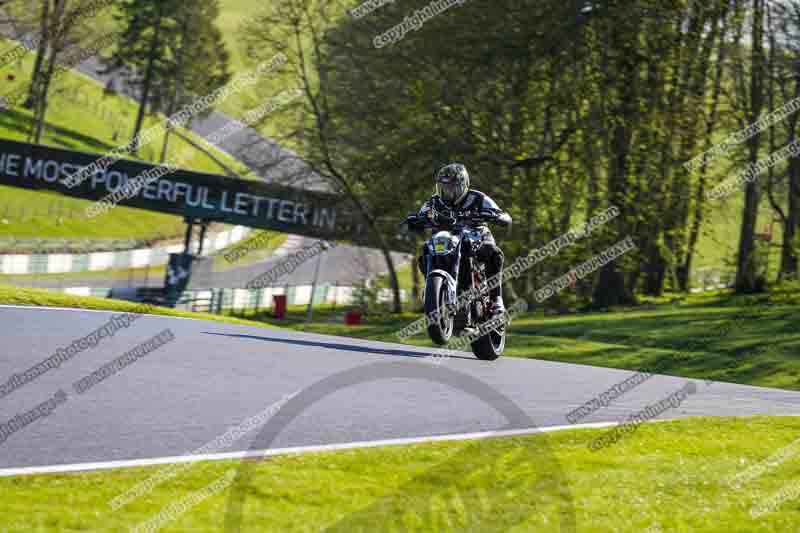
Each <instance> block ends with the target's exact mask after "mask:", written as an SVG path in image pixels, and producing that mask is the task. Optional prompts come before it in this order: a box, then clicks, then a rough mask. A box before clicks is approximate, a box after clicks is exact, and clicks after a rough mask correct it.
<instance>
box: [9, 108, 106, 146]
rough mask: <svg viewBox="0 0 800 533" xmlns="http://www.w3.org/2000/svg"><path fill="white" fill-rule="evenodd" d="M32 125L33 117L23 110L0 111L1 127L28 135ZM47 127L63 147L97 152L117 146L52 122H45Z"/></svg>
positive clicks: (57, 144) (57, 143) (56, 142)
mask: <svg viewBox="0 0 800 533" xmlns="http://www.w3.org/2000/svg"><path fill="white" fill-rule="evenodd" d="M32 125H33V119H32V118H31V117H30V116H28V115H27V114H26V113H25V112H23V111H18V110H15V109H10V110H6V111H3V112H2V113H0V127H5V128H7V129H9V130H14V131H18V132H19V133H20V134H22V135H23V136H27V133H28V131H29V130H30V129H31V127H32ZM45 129H46V130H47V131H48V133H49V135H50V136H51V137H55V139H54V141H55V142H54V144H55V145H56V146H59V147H61V148H67V149H72V150H78V151H96V152H108V151H110V150H113V149H114V148H116V146H113V145H111V144H108V143H104V142H102V141H99V140H98V139H95V138H94V137H90V136H88V135H84V134H82V133H78V132H76V131H75V130H71V129H68V128H63V127H61V126H56V125H55V124H53V123H51V122H46V123H45Z"/></svg>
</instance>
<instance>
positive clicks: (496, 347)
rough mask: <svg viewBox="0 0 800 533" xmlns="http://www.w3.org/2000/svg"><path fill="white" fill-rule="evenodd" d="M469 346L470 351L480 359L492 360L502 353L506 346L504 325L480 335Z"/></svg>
mask: <svg viewBox="0 0 800 533" xmlns="http://www.w3.org/2000/svg"><path fill="white" fill-rule="evenodd" d="M471 346H472V353H474V354H475V357H477V358H478V359H480V360H481V361H494V360H495V359H497V358H498V357H500V356H501V355H502V354H503V350H504V349H505V347H506V327H505V326H503V328H502V329H501V330H500V331H492V332H490V333H489V334H488V335H484V336H483V337H480V338H479V339H478V340H476V341H475V342H473V343H472V344H471Z"/></svg>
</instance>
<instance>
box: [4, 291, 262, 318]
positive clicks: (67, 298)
mask: <svg viewBox="0 0 800 533" xmlns="http://www.w3.org/2000/svg"><path fill="white" fill-rule="evenodd" d="M0 303H1V304H8V305H34V306H42V307H71V308H75V309H97V310H102V311H119V312H121V313H124V312H136V311H137V310H138V309H139V308H140V307H141V304H136V303H132V302H125V301H122V300H111V299H108V298H95V297H92V296H75V295H71V294H64V293H60V292H55V291H49V290H44V289H28V288H23V287H15V286H12V285H0ZM147 314H151V315H163V316H174V317H183V318H196V319H200V320H210V321H212V322H223V323H226V324H239V325H242V326H260V327H267V328H270V327H273V326H271V325H269V324H266V323H264V322H254V321H251V320H243V319H240V318H234V317H231V316H223V315H213V314H210V313H192V312H189V311H178V310H175V309H167V308H164V307H152V308H151V309H150V310H149V311H148V313H147Z"/></svg>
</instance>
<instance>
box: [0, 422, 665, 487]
mask: <svg viewBox="0 0 800 533" xmlns="http://www.w3.org/2000/svg"><path fill="white" fill-rule="evenodd" d="M661 421H662V420H657V422H661ZM617 424H618V422H594V423H589V424H575V425H570V426H549V427H543V428H527V429H511V430H505V431H483V432H480V433H457V434H452V435H432V436H427V437H411V438H404V439H386V440H374V441H362V442H346V443H341V444H322V445H318V446H296V447H292V448H274V449H268V450H252V451H243V452H228V453H212V454H206V455H179V456H175V457H155V458H152V459H130V460H122V461H105V462H98V463H77V464H70V465H53V466H26V467H20V468H3V469H0V477H10V476H26V475H33V474H65V473H70V472H87V471H91V470H107V469H114V468H136V467H143V466H156V465H166V464H178V463H197V462H200V461H224V460H231V459H246V458H257V457H270V456H273V455H294V454H304V453H319V452H334V451H339V450H352V449H356V448H379V447H384V446H401V445H407V444H422V443H426V442H442V441H453V440H481V439H489V438H495V437H514V436H518V435H533V434H536V433H551V432H554V431H561V430H565V429H588V428H606V427H611V426H616V425H617Z"/></svg>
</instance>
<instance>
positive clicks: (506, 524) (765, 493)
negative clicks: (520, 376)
mask: <svg viewBox="0 0 800 533" xmlns="http://www.w3.org/2000/svg"><path fill="white" fill-rule="evenodd" d="M605 431H607V430H569V431H563V432H557V433H551V434H547V435H534V436H527V437H515V438H499V439H488V440H483V441H473V442H449V443H431V444H419V445H412V446H394V447H387V448H374V449H358V450H349V451H344V452H336V453H318V454H306V455H300V456H279V457H274V458H270V459H269V460H266V461H264V462H261V463H257V464H255V465H254V468H253V470H252V473H253V475H252V478H251V483H250V488H249V490H248V491H247V499H246V501H245V506H244V512H243V522H242V530H243V531H259V532H261V531H269V532H272V531H276V532H278V531H280V532H284V531H286V532H300V531H321V530H323V529H324V528H328V527H332V529H331V531H343V532H344V531H397V530H398V526H401V527H400V528H399V530H401V531H465V530H470V531H482V532H483V531H548V532H549V531H559V528H558V526H557V524H558V523H559V516H558V513H559V511H561V510H563V509H565V508H566V507H565V506H564V502H565V501H569V498H570V497H571V499H572V503H573V508H574V518H575V523H576V525H577V527H576V530H577V531H579V532H584V531H585V532H593V533H595V532H642V531H663V532H667V531H709V532H713V531H718V532H783V531H793V530H794V529H795V528H796V526H797V524H798V523H800V503H798V502H797V501H796V499H794V498H789V499H787V500H786V501H784V502H781V503H780V504H779V505H777V506H776V507H775V509H774V510H772V511H771V512H768V513H766V514H764V515H762V516H760V517H758V518H753V517H752V516H751V515H750V510H751V509H752V508H754V506H757V505H763V504H765V503H766V502H768V501H769V500H770V498H772V497H773V495H775V494H778V491H780V490H782V489H783V488H785V487H790V486H791V485H790V483H792V482H796V480H797V476H798V474H800V466H798V464H797V463H796V461H793V460H792V461H787V462H785V463H783V464H778V465H775V466H774V467H773V468H771V469H769V470H768V471H767V472H765V473H764V474H763V475H761V476H759V477H756V478H754V479H752V480H750V481H749V482H748V483H746V484H744V485H743V486H742V487H741V488H740V489H733V488H731V486H730V485H729V484H728V479H729V477H730V476H733V475H735V474H737V473H739V472H742V471H744V470H745V469H746V468H747V467H748V466H751V465H753V464H756V463H759V462H761V461H763V460H764V459H765V458H767V457H768V456H770V455H771V454H772V453H774V452H775V451H777V450H779V449H780V448H782V447H784V446H786V445H788V444H789V443H791V442H793V441H794V440H795V439H796V438H797V435H798V432H800V420H798V419H796V418H768V417H758V418H746V419H730V418H728V419H726V418H699V419H689V420H682V421H677V422H665V423H657V424H645V425H643V426H641V427H639V429H638V430H637V431H636V432H635V433H633V434H631V435H628V436H627V437H626V438H625V439H623V440H621V441H620V442H619V443H617V444H615V445H614V446H613V447H612V448H607V449H605V450H601V451H598V452H592V451H589V449H588V448H587V443H588V442H589V441H590V440H591V439H593V438H596V437H597V436H599V435H601V434H602V433H603V432H605ZM754 434H757V435H758V439H754V438H752V436H753V435H754ZM12 438H13V437H12ZM238 467H239V463H238V462H234V461H224V462H204V463H198V464H195V465H192V466H189V467H188V468H187V469H185V470H183V471H182V472H181V474H180V475H178V476H175V477H174V478H172V479H169V480H168V481H165V482H164V483H162V484H161V485H158V486H156V487H155V489H154V490H153V491H152V492H151V493H147V494H146V495H144V496H142V497H140V498H139V499H136V500H134V501H132V502H131V503H129V504H128V505H126V506H124V507H122V508H121V509H119V510H117V511H112V510H111V508H110V506H109V501H110V500H112V499H113V498H114V497H116V496H117V495H119V494H120V493H122V492H124V491H125V490H127V489H129V488H131V487H132V486H133V485H134V484H135V483H137V482H140V481H144V480H145V479H147V478H148V477H149V476H151V475H153V474H154V473H156V472H158V471H160V470H161V469H163V468H167V467H152V468H136V469H125V470H116V471H103V472H91V473H82V474H70V475H38V476H24V477H13V478H2V479H0V490H2V492H3V495H4V505H3V506H2V508H0V524H3V525H4V526H5V527H4V529H6V528H7V530H9V531H22V530H25V531H32V532H36V531H123V530H127V529H128V528H129V527H132V526H134V525H136V524H139V523H142V522H144V521H146V520H149V519H151V518H153V517H154V516H156V515H157V514H158V513H159V512H161V511H162V510H163V509H164V508H165V506H168V505H170V504H172V503H175V502H179V501H181V500H182V499H184V498H186V497H187V496H189V495H190V494H192V493H195V492H197V491H201V490H203V489H204V488H205V487H207V486H208V485H209V484H211V483H213V482H215V481H217V480H219V479H221V478H223V476H225V475H226V473H227V472H230V471H231V470H232V469H233V470H235V469H236V468H238ZM556 468H560V470H561V472H562V475H561V476H560V477H556V476H554V472H555V471H556ZM230 493H231V491H230V488H228V489H226V490H224V491H223V492H220V493H218V494H215V495H212V496H210V497H209V498H208V499H206V500H204V501H203V502H202V503H200V504H198V505H196V506H194V507H191V508H190V509H189V510H188V511H187V512H186V513H184V514H182V515H180V516H177V517H176V519H175V520H174V521H172V522H170V523H168V524H167V525H166V526H165V528H164V529H163V531H167V532H178V531H198V532H201V531H221V530H222V529H223V520H224V517H225V511H226V503H227V501H228V497H229V496H230ZM334 525H335V526H336V527H333V526H334ZM403 526H404V527H403ZM359 528H363V529H359Z"/></svg>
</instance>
